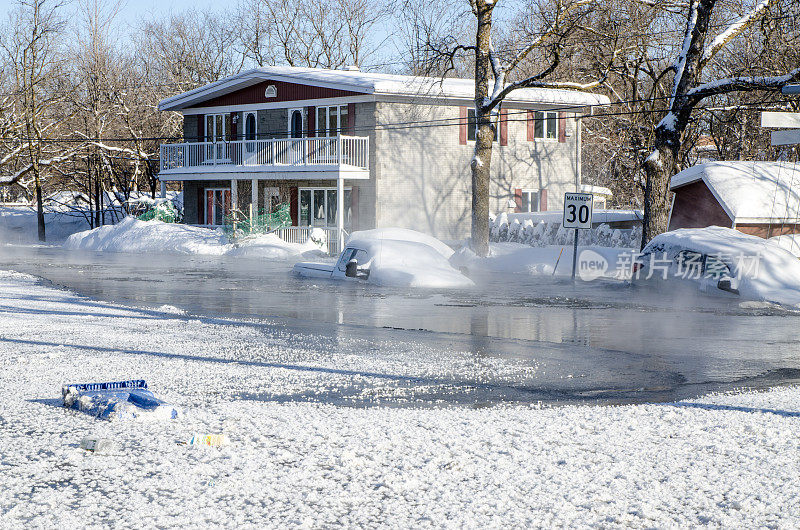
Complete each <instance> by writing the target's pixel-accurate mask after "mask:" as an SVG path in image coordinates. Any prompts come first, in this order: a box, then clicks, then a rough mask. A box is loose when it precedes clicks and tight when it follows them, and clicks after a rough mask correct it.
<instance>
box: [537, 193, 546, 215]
mask: <svg viewBox="0 0 800 530" xmlns="http://www.w3.org/2000/svg"><path fill="white" fill-rule="evenodd" d="M539 211H540V212H546V211H547V190H544V189H542V190H539Z"/></svg>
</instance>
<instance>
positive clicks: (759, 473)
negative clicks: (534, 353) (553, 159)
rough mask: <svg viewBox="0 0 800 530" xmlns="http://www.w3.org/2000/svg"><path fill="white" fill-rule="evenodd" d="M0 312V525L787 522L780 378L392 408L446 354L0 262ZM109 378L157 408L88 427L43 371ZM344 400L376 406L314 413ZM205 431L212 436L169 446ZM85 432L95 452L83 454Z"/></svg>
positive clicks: (792, 453) (790, 394)
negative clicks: (92, 289)
mask: <svg viewBox="0 0 800 530" xmlns="http://www.w3.org/2000/svg"><path fill="white" fill-rule="evenodd" d="M0 308H1V309H2V312H3V318H2V319H0V366H2V371H0V385H1V386H2V388H3V405H2V408H0V440H2V444H0V466H1V467H2V473H0V526H2V527H4V528H10V527H70V526H80V527H99V526H117V527H137V528H140V527H164V526H178V525H181V526H194V527H207V526H226V527H329V526H335V525H344V526H351V527H352V526H367V527H374V526H379V525H380V526H386V527H398V528H408V527H426V526H428V527H430V526H434V527H453V528H456V527H458V528H461V527H474V528H483V527H490V528H506V527H531V526H548V527H549V526H602V527H615V526H618V527H622V526H625V527H687V526H700V525H703V526H706V525H710V526H737V527H756V526H770V527H792V526H797V525H798V524H800V507H798V504H797V502H796V498H797V496H798V495H799V494H800V482H798V481H797V462H798V459H799V458H800V444H798V439H800V422H798V418H800V389H798V388H796V387H784V388H778V389H774V390H771V391H769V392H764V393H742V394H736V395H716V396H708V397H705V398H702V399H696V400H690V401H684V402H679V403H665V404H650V405H629V406H616V407H607V406H602V407H601V406H596V407H590V406H566V407H558V408H538V407H535V406H495V407H491V408H468V407H441V408H414V407H412V406H398V405H402V400H397V396H396V394H397V393H398V392H399V391H400V390H399V388H398V387H397V386H396V385H391V384H389V383H388V382H387V381H390V380H391V379H392V377H390V374H392V375H394V376H395V378H403V377H406V376H420V375H425V376H435V375H437V374H446V373H448V371H450V370H452V369H453V367H454V366H455V365H457V364H458V363H463V362H464V359H463V358H460V357H459V356H458V355H457V353H453V354H452V355H445V356H438V357H436V358H435V361H431V356H430V355H429V352H425V351H424V345H417V344H404V345H403V348H398V349H397V352H395V353H394V354H392V353H391V351H390V352H388V353H387V350H390V349H391V348H392V345H387V344H383V345H381V355H376V354H375V351H373V348H374V345H372V344H371V343H368V341H364V340H363V339H348V337H347V335H345V334H342V335H340V336H338V337H335V338H322V337H318V336H315V335H312V334H308V335H302V334H299V333H298V332H292V331H290V330H287V329H286V328H285V327H283V326H280V325H276V326H269V325H265V324H264V323H259V322H244V321H232V320H223V319H208V318H205V319H204V318H195V317H192V316H187V315H184V314H182V312H181V311H180V310H179V309H177V308H172V307H162V308H158V309H154V310H141V309H133V308H126V307H122V306H117V305H113V304H107V303H101V302H97V301H93V300H89V299H85V298H81V297H79V296H76V295H73V294H71V293H69V292H66V291H61V290H56V289H52V288H48V287H44V286H41V285H39V284H37V283H36V282H35V281H34V280H33V279H32V278H31V277H28V276H24V275H21V274H16V273H6V272H0ZM332 340H333V341H335V342H336V344H337V345H338V346H344V347H339V348H332V347H331V346H332V343H331V342H330V341H332ZM342 352H347V353H342ZM497 362H498V363H501V364H502V363H506V362H508V363H510V362H512V361H510V360H509V361H504V360H498V361H497ZM495 369H497V370H502V369H504V367H502V366H497V367H495ZM505 369H513V366H508V367H505ZM129 378H145V379H147V381H148V383H149V384H150V388H151V390H153V391H154V392H155V393H156V395H158V396H159V397H161V398H163V399H165V400H167V401H168V402H171V403H173V404H174V405H176V406H177V407H178V408H179V409H180V410H181V415H180V416H179V417H178V419H176V420H171V421H115V422H106V421H100V420H97V419H95V418H92V417H90V416H89V415H87V414H83V413H80V412H77V411H73V410H65V409H63V408H62V407H60V388H61V385H62V384H64V383H73V382H90V381H99V380H119V379H129ZM348 391H360V392H362V393H366V394H370V395H372V396H373V397H377V398H378V401H380V399H385V400H387V401H388V402H390V403H393V404H394V405H395V406H388V407H382V406H368V407H362V408H357V407H345V406H335V405H333V404H331V396H334V395H337V394H342V393H347V392H348ZM314 396H316V400H317V401H316V402H314V399H315V398H314ZM220 432H224V433H225V434H227V435H228V436H229V438H230V440H231V444H230V445H229V446H227V447H224V448H222V449H207V450H202V449H192V448H190V447H187V446H185V445H179V442H185V441H188V440H189V438H190V437H191V436H192V434H193V433H200V434H204V433H220ZM86 435H100V436H106V437H110V438H113V439H115V440H116V441H117V448H116V449H115V450H114V451H112V452H111V454H105V455H103V454H97V455H95V454H92V453H89V452H86V451H84V450H82V449H80V447H79V443H80V441H81V439H82V438H83V437H84V436H86Z"/></svg>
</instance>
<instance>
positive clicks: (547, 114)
mask: <svg viewBox="0 0 800 530" xmlns="http://www.w3.org/2000/svg"><path fill="white" fill-rule="evenodd" d="M538 115H542V116H543V118H542V119H541V122H542V136H536V122H537V121H539V118H537V116H538ZM551 116H555V120H556V130H555V136H553V137H552V138H551V137H549V136H547V119H548V118H549V117H551ZM560 125H561V120H559V119H558V112H557V111H551V110H535V111H533V139H534V141H545V142H557V141H558V137H559V132H560V131H559V130H558V128H559V126H560Z"/></svg>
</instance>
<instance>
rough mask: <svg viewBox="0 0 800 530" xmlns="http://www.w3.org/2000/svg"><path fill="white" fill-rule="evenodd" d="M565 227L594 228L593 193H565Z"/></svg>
mask: <svg viewBox="0 0 800 530" xmlns="http://www.w3.org/2000/svg"><path fill="white" fill-rule="evenodd" d="M561 224H562V225H563V226H564V228H577V229H583V230H588V229H590V228H592V194H591V193H565V194H564V220H563V222H562V223H561Z"/></svg>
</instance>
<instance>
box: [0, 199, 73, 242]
mask: <svg viewBox="0 0 800 530" xmlns="http://www.w3.org/2000/svg"><path fill="white" fill-rule="evenodd" d="M36 219H37V218H36V209H34V208H31V207H29V206H14V207H8V206H0V245H2V244H4V243H12V244H30V243H36V242H38V237H39V235H38V229H37V220H36ZM44 222H45V225H44V226H45V235H46V236H47V240H48V241H50V242H61V241H64V239H66V238H67V237H69V236H70V235H71V234H74V233H75V232H79V231H81V230H85V229H86V227H87V226H88V223H87V221H86V219H85V218H83V217H81V216H79V215H73V214H71V213H69V212H58V211H48V212H45V214H44Z"/></svg>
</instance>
